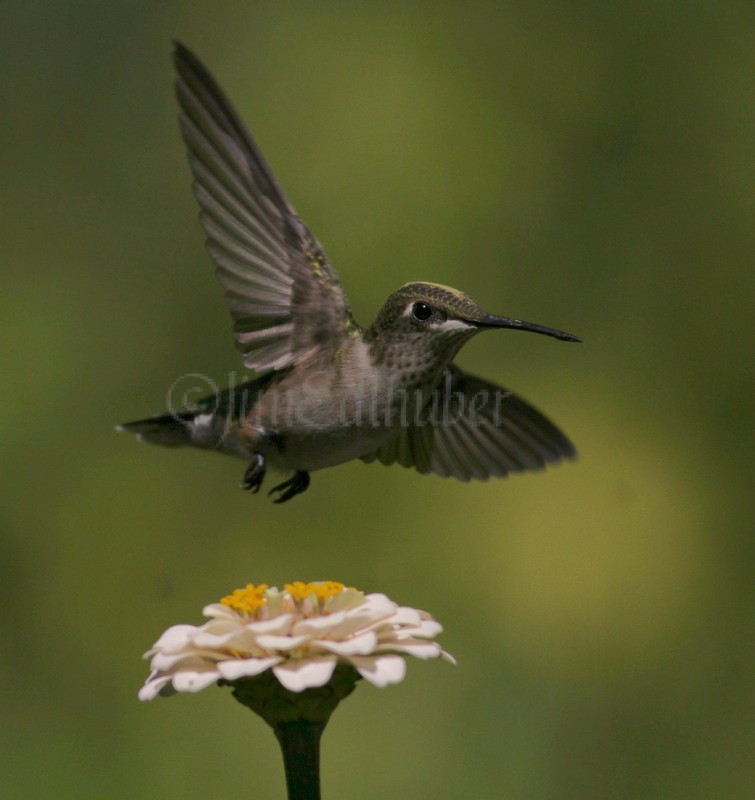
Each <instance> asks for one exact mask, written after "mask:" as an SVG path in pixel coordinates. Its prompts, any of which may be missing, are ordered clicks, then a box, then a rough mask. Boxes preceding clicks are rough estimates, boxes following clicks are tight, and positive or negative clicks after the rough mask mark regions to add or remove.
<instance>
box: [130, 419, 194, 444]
mask: <svg viewBox="0 0 755 800" xmlns="http://www.w3.org/2000/svg"><path fill="white" fill-rule="evenodd" d="M193 416H194V415H193V414H182V415H179V414H163V415H162V416H160V417H150V418H149V419H140V420H137V421H136V422H126V423H124V424H123V425H118V426H117V428H116V430H119V431H125V432H126V433H133V434H134V435H135V436H136V437H137V438H138V439H139V440H140V441H142V442H149V443H150V444H161V445H163V446H165V447H181V446H182V445H186V444H190V442H191V433H190V431H189V423H191V420H192V418H193Z"/></svg>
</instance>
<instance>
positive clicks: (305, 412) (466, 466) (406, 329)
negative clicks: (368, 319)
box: [120, 43, 580, 503]
mask: <svg viewBox="0 0 755 800" xmlns="http://www.w3.org/2000/svg"><path fill="white" fill-rule="evenodd" d="M174 62H175V67H176V70H177V73H178V78H177V81H176V93H177V97H178V101H179V104H180V106H181V114H180V125H181V133H182V135H183V139H184V142H185V144H186V147H187V148H188V152H189V163H190V165H191V170H192V172H193V176H194V183H193V189H194V194H195V196H196V198H197V200H198V201H199V205H200V208H201V215H200V220H201V223H202V225H203V227H204V230H205V232H206V233H207V236H208V243H207V246H208V249H209V252H210V255H211V257H212V259H213V261H214V262H215V266H216V268H217V276H218V278H219V280H220V283H221V284H222V285H223V287H224V288H225V299H226V303H227V305H228V308H229V310H230V312H231V316H232V317H233V320H234V334H235V339H236V344H237V346H238V348H239V349H240V350H241V352H242V354H243V362H244V364H245V365H246V366H247V367H248V368H249V369H251V370H253V371H254V372H256V373H260V375H261V376H260V377H258V378H256V379H254V380H251V381H248V382H246V383H244V384H242V385H240V386H237V387H234V388H230V389H227V390H225V391H223V392H221V393H219V394H217V395H216V396H213V397H207V398H205V399H204V400H201V401H199V402H198V403H196V404H195V405H194V406H192V407H191V408H189V407H186V408H182V409H178V410H171V411H170V412H169V413H166V414H163V415H162V416H158V417H153V418H151V419H146V420H141V421H138V422H129V423H127V424H125V425H122V426H120V430H125V431H129V432H131V433H135V434H137V435H138V436H139V438H140V439H142V440H144V441H147V442H153V443H157V444H162V445H169V446H180V445H188V446H192V447H199V448H203V449H207V450H217V451H219V452H222V453H227V454H229V455H234V456H237V457H240V458H243V459H245V460H246V461H247V462H248V464H249V466H248V468H247V470H246V472H245V474H244V477H243V481H242V484H241V485H242V487H243V488H244V489H248V490H251V491H253V492H257V491H259V488H260V486H261V484H262V481H263V478H264V477H265V472H266V470H267V469H268V467H274V468H276V469H279V470H282V471H284V472H286V473H288V474H291V473H293V475H292V477H290V478H289V479H288V480H286V481H284V482H283V483H281V484H279V485H278V486H275V487H274V488H273V489H272V490H271V491H270V494H271V495H272V494H277V499H276V500H275V502H276V503H283V502H286V501H287V500H290V499H291V498H292V497H295V496H296V495H297V494H300V493H301V492H303V491H305V490H306V489H307V487H308V486H309V481H310V478H309V474H310V472H313V471H315V470H318V469H323V468H325V467H332V466H334V465H336V464H342V463H344V462H346V461H350V460H352V459H355V458H360V459H362V461H366V462H371V461H376V460H377V461H380V462H381V463H383V464H393V463H398V464H401V466H404V467H414V468H415V469H416V470H417V471H419V472H420V473H423V474H429V473H435V474H437V475H441V476H443V477H454V478H457V479H459V480H462V481H468V480H470V479H471V478H475V479H479V480H485V479H487V478H488V477H490V476H491V475H496V476H499V477H503V476H505V475H507V474H508V473H509V472H519V471H523V470H537V469H542V468H543V467H544V466H545V465H546V464H547V463H555V462H558V461H560V460H561V459H562V458H571V457H573V456H574V455H575V449H574V446H573V445H572V444H571V442H570V441H569V440H568V439H567V438H566V436H565V435H564V434H563V433H561V431H560V430H559V429H558V428H556V426H555V425H553V424H552V423H551V422H550V421H549V420H547V419H546V418H545V417H544V416H543V415H542V414H541V413H540V412H539V411H536V410H535V409H534V408H532V406H530V405H529V404H527V403H526V402H524V401H523V400H521V399H520V398H518V397H516V396H515V395H514V394H512V393H511V392H509V391H508V390H506V389H503V388H502V387H499V386H495V385H494V384H492V383H488V382H487V381H485V380H483V379H481V378H475V377H473V376H471V375H468V374H467V373H465V372H463V371H462V370H461V369H459V368H458V367H457V366H455V365H454V364H453V363H452V361H453V359H454V357H455V356H456V354H457V352H458V351H459V349H460V348H461V347H462V345H464V344H465V343H466V342H468V341H469V340H470V339H471V338H472V337H473V336H474V335H475V334H477V333H479V332H480V331H484V330H490V329H494V328H510V329H513V330H519V331H532V332H534V333H541V334H545V335H546V336H552V337H555V338H556V339H561V340H564V341H571V342H578V341H580V339H578V338H577V337H576V336H573V335H572V334H570V333H565V332H564V331H559V330H555V329H553V328H546V327H544V326H542V325H536V324H534V323H531V322H523V321H521V320H518V319H512V318H510V317H499V316H495V315H493V314H489V313H487V312H486V311H484V310H483V309H482V308H480V306H478V305H477V303H475V302H474V301H473V300H472V299H471V298H470V297H468V296H467V295H466V294H463V293H462V292H459V291H457V290H456V289H451V288H449V287H446V286H441V285H439V284H435V283H421V282H414V283H408V284H406V285H405V286H402V287H401V288H400V289H399V290H398V291H397V292H395V293H393V294H392V295H390V296H389V297H388V299H387V300H386V301H385V303H384V304H383V307H382V308H381V309H380V311H379V312H378V315H377V319H376V320H375V321H374V322H373V323H372V325H371V326H370V327H369V328H366V329H365V328H362V327H360V326H359V325H358V324H357V323H356V322H355V321H354V318H353V317H352V315H351V311H350V310H349V303H348V300H347V298H346V295H345V293H344V291H343V289H342V288H341V282H340V280H339V278H338V275H337V273H336V271H335V269H334V268H333V266H332V265H331V263H330V260H329V259H328V257H327V256H326V255H325V252H324V251H323V249H322V247H321V246H320V243H319V242H318V241H317V239H316V238H315V237H314V235H313V234H312V233H311V232H310V230H309V229H308V228H307V227H306V225H305V224H304V223H303V222H302V220H301V219H300V218H299V217H298V215H297V214H296V212H295V211H294V209H293V207H292V206H291V204H290V203H289V202H288V200H287V199H286V197H285V195H284V194H283V191H282V189H281V187H280V186H279V184H278V182H277V181H276V179H275V177H274V176H273V173H272V172H271V170H270V168H269V167H268V166H267V164H266V162H265V160H264V158H263V157H262V154H261V152H260V150H259V148H258V147H257V145H256V144H255V142H254V140H253V139H252V137H251V136H250V134H249V133H248V132H247V130H246V128H245V127H244V125H243V123H242V122H241V120H240V119H239V117H238V115H237V114H236V112H235V110H234V108H233V106H232V105H231V103H230V101H229V100H228V99H227V98H226V96H225V94H224V93H223V91H222V90H221V89H220V87H219V86H218V84H217V83H216V82H215V80H214V78H213V77H212V76H211V75H210V73H209V72H208V71H207V69H206V68H205V67H204V66H203V65H202V63H201V62H200V61H199V59H198V58H197V57H196V56H195V55H194V54H193V53H192V52H191V51H190V50H188V49H187V48H186V47H184V46H183V45H181V44H179V43H176V45H175V52H174Z"/></svg>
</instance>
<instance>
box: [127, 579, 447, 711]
mask: <svg viewBox="0 0 755 800" xmlns="http://www.w3.org/2000/svg"><path fill="white" fill-rule="evenodd" d="M203 613H204V615H205V616H207V617H209V618H210V620H209V622H206V623H205V624H204V625H201V626H200V627H195V626H194V625H174V626H173V627H171V628H168V630H167V631H165V633H164V634H163V635H162V636H161V637H160V638H159V639H158V640H157V642H155V645H154V646H153V647H152V649H151V650H149V651H148V652H147V653H145V658H149V657H151V658H152V663H151V667H152V672H151V674H150V676H149V677H148V678H147V681H146V682H145V684H144V686H143V687H142V688H141V691H140V692H139V697H140V699H142V700H152V699H153V698H154V697H156V696H157V695H158V694H162V695H167V694H173V693H174V692H198V691H199V690H200V689H204V688H205V687H207V686H209V685H211V684H213V683H215V682H216V681H218V680H220V679H225V680H226V681H235V680H238V679H240V678H250V677H253V676H255V675H260V674H261V673H263V672H265V671H266V670H269V669H271V670H272V672H273V673H274V675H275V677H276V678H277V679H278V681H280V683H281V684H282V686H283V687H284V688H285V689H288V690H290V691H293V692H301V691H302V690H304V689H308V688H311V687H317V686H324V685H325V684H326V683H328V681H329V680H330V679H331V676H332V675H333V672H334V670H335V668H336V664H337V663H339V662H340V663H342V664H343V663H346V664H350V665H351V666H352V667H354V669H356V670H357V672H358V673H359V674H360V675H361V676H362V677H363V678H365V679H367V680H368V681H369V682H370V683H372V684H374V685H375V686H387V685H389V684H391V683H398V682H399V681H401V680H402V679H403V677H404V674H405V671H406V665H405V663H404V658H403V656H406V655H412V656H416V657H417V658H421V659H428V658H437V657H438V656H441V657H442V658H445V659H446V660H447V661H450V662H452V663H455V662H454V659H453V658H452V656H450V655H449V654H448V653H446V652H444V651H443V650H442V649H441V647H440V645H439V644H437V643H436V642H434V641H431V640H432V639H433V638H434V637H435V636H437V634H439V633H440V632H441V631H442V628H441V626H440V624H439V623H437V622H436V621H435V620H434V619H432V617H431V616H430V615H429V614H427V613H426V612H424V611H418V610H417V609H414V608H408V607H405V606H398V605H396V603H394V602H393V601H392V600H390V599H389V598H387V597H386V596H385V595H383V594H368V595H364V594H362V592H359V591H357V590H356V589H353V588H346V587H345V586H344V585H343V584H341V583H336V582H334V581H325V582H316V583H301V582H296V583H290V584H288V583H287V584H286V585H285V587H284V590H283V591H282V592H281V591H279V590H278V589H276V588H275V587H272V588H269V587H268V586H267V585H265V584H260V585H259V586H254V585H252V584H249V585H248V586H246V587H245V588H244V589H236V591H235V592H233V594H231V595H229V596H228V597H224V598H223V599H222V600H221V601H220V602H219V603H213V604H212V605H209V606H206V607H205V609H204V612H203Z"/></svg>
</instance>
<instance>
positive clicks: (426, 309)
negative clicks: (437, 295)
mask: <svg viewBox="0 0 755 800" xmlns="http://www.w3.org/2000/svg"><path fill="white" fill-rule="evenodd" d="M432 315H433V307H432V306H431V305H430V304H429V303H424V302H423V301H421V300H420V301H419V302H418V303H415V304H414V305H413V306H412V317H414V319H416V320H417V322H427V320H429V319H430V317H432Z"/></svg>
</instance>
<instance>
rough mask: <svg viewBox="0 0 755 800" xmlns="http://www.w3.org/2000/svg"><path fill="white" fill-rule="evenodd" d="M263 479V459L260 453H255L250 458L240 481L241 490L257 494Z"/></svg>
mask: <svg viewBox="0 0 755 800" xmlns="http://www.w3.org/2000/svg"><path fill="white" fill-rule="evenodd" d="M264 477H265V459H264V458H263V457H262V454H261V453H255V454H254V456H252V463H251V464H250V465H249V467H248V468H247V470H246V472H245V473H244V477H243V479H242V481H241V488H242V489H246V491H247V492H251V493H252V494H257V492H259V490H260V486H262V480H263V478H264Z"/></svg>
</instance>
